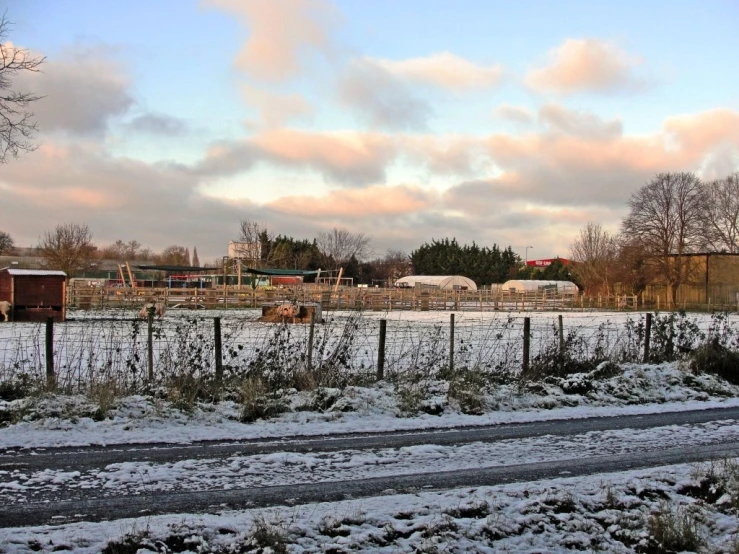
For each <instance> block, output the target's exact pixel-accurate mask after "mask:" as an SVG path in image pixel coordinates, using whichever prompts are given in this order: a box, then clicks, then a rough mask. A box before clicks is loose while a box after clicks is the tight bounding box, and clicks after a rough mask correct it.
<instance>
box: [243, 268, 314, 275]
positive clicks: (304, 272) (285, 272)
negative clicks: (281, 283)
mask: <svg viewBox="0 0 739 554" xmlns="http://www.w3.org/2000/svg"><path fill="white" fill-rule="evenodd" d="M244 271H246V272H247V273H254V274H255V275H317V274H319V273H320V272H321V270H320V269H319V270H317V271H308V270H305V269H253V268H245V269H244Z"/></svg>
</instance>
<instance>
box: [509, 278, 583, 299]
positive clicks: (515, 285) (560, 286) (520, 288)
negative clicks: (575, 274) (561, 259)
mask: <svg viewBox="0 0 739 554" xmlns="http://www.w3.org/2000/svg"><path fill="white" fill-rule="evenodd" d="M501 288H502V290H503V292H517V293H524V292H550V291H551V292H552V293H556V294H571V295H573V296H574V295H577V294H578V292H579V289H578V288H577V285H576V284H575V283H573V282H572V281H539V280H535V279H528V280H527V279H519V280H511V281H506V282H505V283H503V286H502V287H501Z"/></svg>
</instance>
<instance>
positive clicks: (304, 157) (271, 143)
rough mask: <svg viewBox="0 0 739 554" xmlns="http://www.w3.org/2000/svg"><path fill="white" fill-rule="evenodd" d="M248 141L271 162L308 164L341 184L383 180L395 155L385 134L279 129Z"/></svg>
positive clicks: (359, 183)
mask: <svg viewBox="0 0 739 554" xmlns="http://www.w3.org/2000/svg"><path fill="white" fill-rule="evenodd" d="M252 143H253V144H254V145H255V146H257V147H258V148H260V149H261V151H262V152H264V153H265V154H267V155H268V156H269V158H270V159H271V161H273V162H274V163H278V164H280V165H285V166H295V167H309V168H311V169H314V170H316V171H318V172H320V173H321V174H322V175H323V176H324V178H325V179H327V180H328V181H332V182H336V183H340V184H343V185H344V186H359V185H365V184H369V183H376V182H384V180H385V168H386V166H387V164H388V163H389V162H390V161H391V160H392V159H393V158H394V157H395V156H396V147H395V145H394V144H393V141H392V140H390V139H389V138H388V137H387V136H385V135H381V134H375V133H358V132H354V131H345V132H331V133H311V132H307V131H298V130H290V129H280V130H275V131H270V132H267V133H262V134H260V135H257V136H255V137H254V138H253V139H252Z"/></svg>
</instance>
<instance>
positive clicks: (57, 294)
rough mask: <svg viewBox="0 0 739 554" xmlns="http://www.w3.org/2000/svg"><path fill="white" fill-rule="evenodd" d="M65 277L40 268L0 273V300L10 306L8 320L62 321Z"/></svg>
mask: <svg viewBox="0 0 739 554" xmlns="http://www.w3.org/2000/svg"><path fill="white" fill-rule="evenodd" d="M66 283H67V274H66V273H64V272H63V271H48V270H42V269H2V270H0V300H5V301H7V302H10V303H11V304H12V306H13V307H12V309H11V315H10V319H11V320H12V321H46V318H48V317H53V318H54V320H55V321H64V319H65V317H66V294H67V286H66Z"/></svg>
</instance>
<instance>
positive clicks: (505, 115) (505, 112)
mask: <svg viewBox="0 0 739 554" xmlns="http://www.w3.org/2000/svg"><path fill="white" fill-rule="evenodd" d="M493 115H495V117H499V118H501V119H507V120H509V121H513V122H514V123H524V124H528V123H533V122H534V114H533V113H531V110H529V109H528V108H525V107H523V106H511V105H510V104H502V105H500V106H498V107H497V108H495V110H493Z"/></svg>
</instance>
